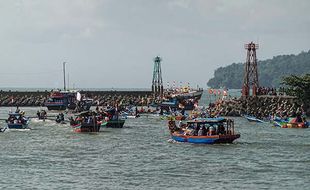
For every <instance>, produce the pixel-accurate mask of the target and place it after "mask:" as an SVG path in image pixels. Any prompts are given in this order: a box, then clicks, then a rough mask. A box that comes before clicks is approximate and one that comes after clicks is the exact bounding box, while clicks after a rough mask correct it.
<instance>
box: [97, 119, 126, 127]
mask: <svg viewBox="0 0 310 190" xmlns="http://www.w3.org/2000/svg"><path fill="white" fill-rule="evenodd" d="M124 124H125V120H123V119H118V120H109V121H106V122H103V123H102V124H101V126H102V127H104V126H105V127H108V128H123V127H124Z"/></svg>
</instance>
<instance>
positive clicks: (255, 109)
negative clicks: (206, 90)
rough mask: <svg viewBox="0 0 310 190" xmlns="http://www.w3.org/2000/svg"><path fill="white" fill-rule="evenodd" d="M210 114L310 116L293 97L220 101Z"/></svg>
mask: <svg viewBox="0 0 310 190" xmlns="http://www.w3.org/2000/svg"><path fill="white" fill-rule="evenodd" d="M209 112H210V113H211V114H213V115H221V116H242V115H244V114H248V115H253V116H256V117H259V118H266V117H269V116H271V115H274V114H276V115H278V116H289V117H293V116H296V114H297V113H306V114H307V115H309V114H310V110H309V109H308V110H307V109H305V106H304V105H302V103H301V102H300V101H299V100H298V99H297V98H295V97H292V96H269V95H266V96H257V97H248V98H243V97H241V98H232V99H227V100H219V101H217V102H215V103H214V104H212V105H211V106H210V108H209Z"/></svg>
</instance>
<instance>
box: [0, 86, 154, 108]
mask: <svg viewBox="0 0 310 190" xmlns="http://www.w3.org/2000/svg"><path fill="white" fill-rule="evenodd" d="M80 92H81V94H83V95H85V96H86V97H88V98H92V99H93V100H94V101H93V106H96V105H99V106H106V105H114V103H115V102H116V101H117V102H118V103H119V104H120V105H135V106H144V105H147V104H148V103H150V102H152V101H153V93H152V92H151V91H80ZM50 93H51V91H34V92H25V91H24V92H21V91H2V90H1V91H0V106H44V103H45V101H46V100H47V99H48V97H49V95H50Z"/></svg>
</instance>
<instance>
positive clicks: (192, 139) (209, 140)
mask: <svg viewBox="0 0 310 190" xmlns="http://www.w3.org/2000/svg"><path fill="white" fill-rule="evenodd" d="M171 138H172V139H173V140H175V141H178V142H188V143H194V144H217V143H232V142H233V141H234V140H236V139H238V138H240V134H235V135H211V136H187V135H181V134H177V133H173V134H171Z"/></svg>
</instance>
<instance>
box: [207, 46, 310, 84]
mask: <svg viewBox="0 0 310 190" xmlns="http://www.w3.org/2000/svg"><path fill="white" fill-rule="evenodd" d="M243 70H244V63H233V64H231V65H229V66H226V67H220V68H218V69H216V70H215V71H214V77H213V78H211V79H210V80H209V81H208V83H207V85H208V86H209V87H211V88H221V87H226V88H232V89H240V88H242V82H243ZM306 73H310V50H309V51H308V52H302V53H300V54H298V55H279V56H276V57H273V58H272V59H267V60H264V61H258V79H259V85H260V86H265V87H279V85H280V83H281V81H282V77H283V76H287V75H291V74H295V75H303V74H306Z"/></svg>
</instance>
